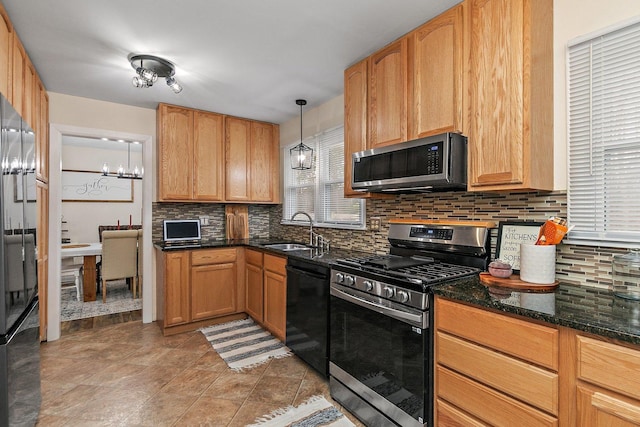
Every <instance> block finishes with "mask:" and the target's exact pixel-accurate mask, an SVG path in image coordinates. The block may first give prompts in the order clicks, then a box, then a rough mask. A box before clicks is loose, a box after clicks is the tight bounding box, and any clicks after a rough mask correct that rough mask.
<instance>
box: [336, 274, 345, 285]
mask: <svg viewBox="0 0 640 427" xmlns="http://www.w3.org/2000/svg"><path fill="white" fill-rule="evenodd" d="M336 280H337V281H338V283H342V282H344V274H342V273H336Z"/></svg>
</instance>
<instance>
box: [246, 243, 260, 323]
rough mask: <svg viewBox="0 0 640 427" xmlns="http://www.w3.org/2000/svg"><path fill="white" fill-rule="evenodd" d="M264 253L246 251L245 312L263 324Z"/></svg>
mask: <svg viewBox="0 0 640 427" xmlns="http://www.w3.org/2000/svg"><path fill="white" fill-rule="evenodd" d="M262 267H263V263H262V252H260V251H254V250H251V249H246V250H245V273H244V277H245V287H246V298H247V300H246V303H245V310H246V312H247V314H248V315H249V316H251V317H252V318H253V319H254V320H255V321H256V322H258V323H262V322H263V305H264V292H263V280H262V276H263V271H262Z"/></svg>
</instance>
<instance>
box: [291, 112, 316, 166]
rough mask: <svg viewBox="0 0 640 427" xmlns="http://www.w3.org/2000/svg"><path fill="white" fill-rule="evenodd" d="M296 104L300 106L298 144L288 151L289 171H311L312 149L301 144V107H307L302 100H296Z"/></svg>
mask: <svg viewBox="0 0 640 427" xmlns="http://www.w3.org/2000/svg"><path fill="white" fill-rule="evenodd" d="M296 104H298V105H299V106H300V144H298V145H296V146H295V147H293V148H292V149H291V150H289V156H290V157H291V169H296V170H306V169H311V165H312V163H313V148H311V147H308V146H306V145H304V144H303V143H302V106H303V105H307V101H306V100H304V99H296Z"/></svg>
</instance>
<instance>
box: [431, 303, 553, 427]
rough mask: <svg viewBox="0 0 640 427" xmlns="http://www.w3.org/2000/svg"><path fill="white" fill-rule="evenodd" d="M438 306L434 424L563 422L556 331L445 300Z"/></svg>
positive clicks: (520, 424)
mask: <svg viewBox="0 0 640 427" xmlns="http://www.w3.org/2000/svg"><path fill="white" fill-rule="evenodd" d="M434 310H435V327H436V330H435V334H436V335H435V358H436V373H435V377H436V380H435V395H436V399H437V402H438V403H437V405H436V422H435V425H502V426H510V425H518V426H556V425H558V419H557V416H558V411H559V405H558V402H559V398H558V393H559V376H558V342H559V340H558V331H557V330H556V329H553V328H549V327H545V326H542V325H538V324H534V323H531V322H527V321H525V320H521V319H515V318H512V317H510V316H506V315H501V314H496V313H493V312H489V311H487V310H483V309H480V308H474V307H470V306H467V305H464V304H459V303H456V302H452V301H447V300H444V299H441V298H437V299H436V304H435V308H434ZM525 343H529V344H528V345H527V344H525ZM523 344H524V345H523ZM443 405H444V406H443ZM441 407H444V408H445V410H444V412H443V413H440V412H439V410H438V408H441ZM451 419H458V420H464V419H469V420H471V421H472V422H470V423H469V424H466V423H462V424H458V423H454V422H451ZM446 420H449V421H446Z"/></svg>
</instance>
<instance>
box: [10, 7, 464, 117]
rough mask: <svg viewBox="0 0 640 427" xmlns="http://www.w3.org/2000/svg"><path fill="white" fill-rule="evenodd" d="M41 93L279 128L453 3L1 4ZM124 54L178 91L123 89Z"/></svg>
mask: <svg viewBox="0 0 640 427" xmlns="http://www.w3.org/2000/svg"><path fill="white" fill-rule="evenodd" d="M2 1H3V4H4V6H5V8H6V9H7V12H8V13H9V17H10V18H11V21H12V22H13V24H14V27H15V28H16V31H17V33H18V35H19V37H20V39H21V40H22V43H23V45H24V46H25V48H26V50H27V53H28V54H29V57H30V58H31V60H32V62H33V63H34V65H35V67H36V69H37V70H38V73H39V74H40V77H41V79H42V81H43V82H44V84H45V86H46V88H47V90H48V91H52V92H57V93H63V94H69V95H75V96H80V97H86V98H93V99H98V100H103V101H111V102H116V103H121V104H127V105H134V106H139V107H144V108H152V109H155V108H156V106H157V103H158V102H166V103H172V104H177V105H183V106H188V107H192V108H199V109H203V110H208V111H216V112H222V113H225V114H230V115H235V116H240V117H247V118H252V119H256V120H265V121H269V122H274V123H283V122H285V121H287V120H289V119H291V118H294V117H296V116H298V115H299V112H300V107H299V106H297V105H296V104H295V100H296V99H298V98H304V99H307V101H308V105H307V107H305V108H313V107H316V106H318V105H320V104H322V103H324V102H326V101H328V100H329V99H331V98H334V97H335V96H338V95H340V94H342V93H343V71H344V69H345V68H347V67H348V66H349V65H351V64H353V63H354V62H357V61H358V60H359V59H362V58H364V57H366V56H368V55H369V54H371V53H372V52H374V51H376V50H377V49H379V48H381V47H383V46H384V45H386V44H387V43H389V42H391V41H393V40H395V39H396V38H398V37H400V36H401V35H403V34H405V33H407V32H408V31H409V30H411V29H413V28H415V27H417V26H418V25H420V24H421V23H423V22H425V21H427V20H429V19H430V18H431V17H433V16H436V15H438V14H439V13H441V12H443V11H444V10H446V9H448V8H450V7H451V6H453V5H454V4H457V3H459V2H460V0H393V1H390V0H181V1H175V0H174V1H168V0H135V1H131V0H64V1H42V0H2ZM131 53H138V54H152V55H157V56H160V57H163V58H165V59H167V60H169V61H171V62H173V63H174V64H176V76H175V77H176V79H177V80H178V82H179V83H180V84H181V85H182V86H183V87H184V90H183V91H182V93H180V94H177V95H176V94H174V93H173V92H172V91H171V90H170V89H169V88H168V87H167V86H166V84H165V82H164V80H163V79H158V82H157V83H156V84H155V85H154V86H153V87H151V88H149V89H137V88H134V87H133V85H132V84H131V79H132V77H133V76H134V70H133V68H132V67H131V65H130V64H129V62H128V60H127V56H128V55H129V54H131Z"/></svg>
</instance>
